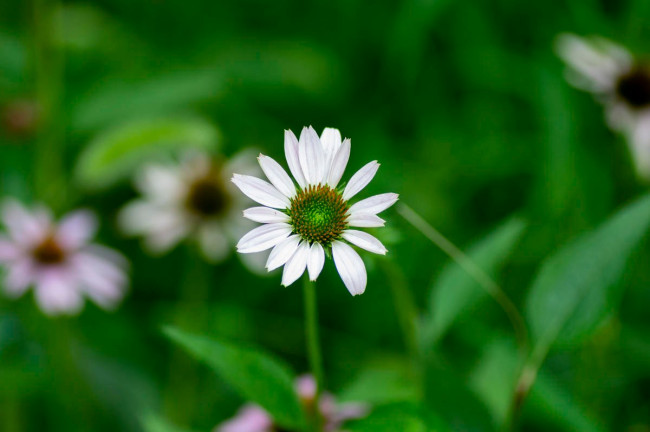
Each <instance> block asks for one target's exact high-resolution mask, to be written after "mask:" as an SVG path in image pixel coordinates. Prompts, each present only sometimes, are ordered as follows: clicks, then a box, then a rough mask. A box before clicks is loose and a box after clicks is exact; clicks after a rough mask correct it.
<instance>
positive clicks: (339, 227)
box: [289, 185, 349, 246]
mask: <svg viewBox="0 0 650 432" xmlns="http://www.w3.org/2000/svg"><path fill="white" fill-rule="evenodd" d="M348 209H349V205H348V203H347V201H345V200H344V199H343V197H342V196H341V194H340V193H339V192H338V191H336V190H335V189H332V188H330V187H329V186H323V185H318V186H309V187H307V188H306V189H303V190H301V191H300V192H298V193H297V194H296V196H295V197H293V198H292V199H291V208H290V209H289V216H290V217H291V224H292V225H293V231H294V232H295V233H296V234H298V235H300V237H302V239H303V240H306V241H308V242H310V243H313V242H316V243H320V244H321V245H323V246H329V245H330V244H331V243H332V242H333V241H334V240H337V239H338V238H339V237H340V236H341V234H342V233H343V230H344V229H345V226H346V221H347V218H348V216H347V211H348Z"/></svg>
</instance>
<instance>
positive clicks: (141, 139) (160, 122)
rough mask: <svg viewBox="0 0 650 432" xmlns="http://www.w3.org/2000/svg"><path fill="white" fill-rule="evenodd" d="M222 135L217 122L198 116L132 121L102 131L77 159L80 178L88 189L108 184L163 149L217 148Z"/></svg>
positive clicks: (78, 176)
mask: <svg viewBox="0 0 650 432" xmlns="http://www.w3.org/2000/svg"><path fill="white" fill-rule="evenodd" d="M218 136H219V134H218V131H217V129H216V128H215V127H214V126H212V125H211V124H210V123H208V122H206V121H204V120H200V119H196V118H178V119H155V120H146V121H138V122H133V123H129V124H126V125H123V126H120V127H118V128H115V129H111V130H109V131H107V132H104V133H102V134H100V135H99V136H98V137H97V138H95V139H94V140H93V141H92V142H91V143H90V144H89V145H88V147H87V148H86V149H85V151H84V152H83V153H82V154H81V155H80V156H79V160H78V161H77V166H76V171H75V174H76V179H77V182H78V183H79V184H80V185H81V186H82V187H84V188H87V189H98V188H103V187H107V186H109V185H111V184H113V183H114V182H115V181H117V180H119V179H122V178H124V177H127V176H129V175H130V174H131V173H132V171H133V170H135V169H136V168H138V167H139V166H140V165H141V164H142V163H143V162H145V161H146V160H148V159H150V158H152V157H155V156H159V155H160V154H161V153H162V152H163V151H170V150H185V149H192V148H198V149H204V150H211V149H214V148H215V147H216V145H217V142H218Z"/></svg>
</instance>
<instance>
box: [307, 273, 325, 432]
mask: <svg viewBox="0 0 650 432" xmlns="http://www.w3.org/2000/svg"><path fill="white" fill-rule="evenodd" d="M304 291H305V296H304V297H305V331H306V336H307V355H308V357H309V366H310V368H311V372H312V375H313V376H314V379H315V380H316V396H315V397H314V418H315V427H314V430H315V431H321V430H322V426H321V419H320V410H319V408H318V407H319V406H320V405H319V403H320V395H321V393H322V391H323V385H324V376H323V357H322V355H321V349H320V339H319V336H318V304H317V301H316V284H315V283H313V282H311V281H310V280H309V277H307V275H305V277H304Z"/></svg>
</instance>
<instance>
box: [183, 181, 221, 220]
mask: <svg viewBox="0 0 650 432" xmlns="http://www.w3.org/2000/svg"><path fill="white" fill-rule="evenodd" d="M229 204H230V197H229V195H228V192H227V191H226V189H225V187H224V185H223V184H222V183H221V182H220V181H219V179H218V178H212V177H205V178H201V179H199V180H197V181H195V182H194V183H193V184H192V185H191V186H190V189H189V192H188V194H187V201H186V205H187V208H189V209H190V211H192V212H194V213H196V214H198V215H199V216H204V217H209V216H216V215H218V214H221V213H223V212H224V211H225V210H226V208H227V207H228V206H229Z"/></svg>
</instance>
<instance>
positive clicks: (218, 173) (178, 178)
mask: <svg viewBox="0 0 650 432" xmlns="http://www.w3.org/2000/svg"><path fill="white" fill-rule="evenodd" d="M248 159H249V157H248V155H246V156H245V157H244V156H236V157H234V158H232V159H231V160H230V161H228V162H227V163H224V164H220V163H217V162H215V161H214V160H212V158H211V157H210V156H209V155H207V154H203V153H198V152H194V153H190V154H186V155H185V156H184V157H183V158H182V159H181V162H180V164H150V165H147V166H145V167H144V168H143V169H142V170H141V172H140V173H139V175H138V176H137V177H136V182H135V186H136V189H138V191H139V192H140V193H141V194H142V197H141V198H139V199H136V200H134V201H132V202H131V203H129V204H127V205H126V207H125V208H124V209H122V211H121V212H120V214H119V223H120V227H121V229H122V230H123V231H124V232H125V233H126V234H128V235H134V236H142V237H143V238H144V246H145V248H146V249H147V250H148V251H149V252H151V253H153V254H162V253H165V252H167V251H169V250H170V249H172V248H173V247H175V246H176V245H177V244H178V243H179V242H181V241H182V240H184V239H186V238H193V239H194V240H196V241H197V243H198V245H199V249H200V250H201V252H202V253H203V255H204V257H205V258H206V259H208V260H209V261H212V262H218V261H221V260H223V259H225V258H226V257H227V256H228V255H229V254H230V252H231V251H232V249H233V248H234V244H235V243H236V240H237V239H238V238H239V236H240V235H241V234H242V233H243V232H245V231H246V230H247V228H248V226H247V225H244V224H242V221H241V214H242V213H241V212H242V210H243V209H244V204H245V202H244V199H243V198H242V197H240V195H239V194H238V193H234V192H235V189H234V187H233V186H232V184H231V183H230V181H229V179H230V177H231V176H232V173H233V170H244V171H247V172H256V168H255V167H254V166H252V164H249V163H248V162H247V160H248ZM258 267H262V265H261V264H260V265H258Z"/></svg>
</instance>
